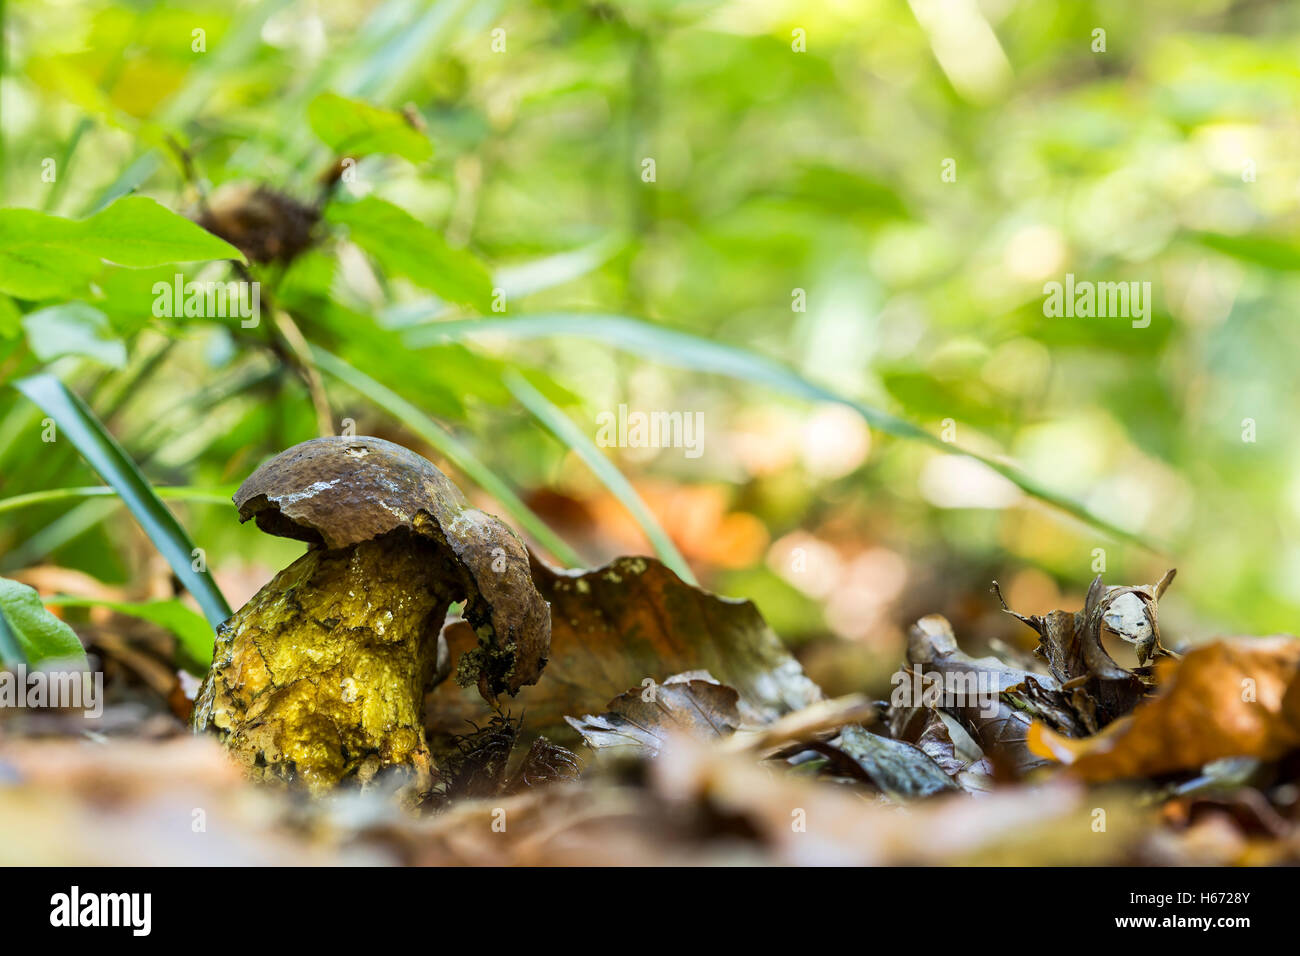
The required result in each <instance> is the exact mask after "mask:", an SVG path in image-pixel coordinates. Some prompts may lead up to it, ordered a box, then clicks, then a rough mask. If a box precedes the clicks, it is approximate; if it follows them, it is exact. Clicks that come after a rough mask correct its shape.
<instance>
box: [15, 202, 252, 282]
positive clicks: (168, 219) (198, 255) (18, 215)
mask: <svg viewBox="0 0 1300 956" xmlns="http://www.w3.org/2000/svg"><path fill="white" fill-rule="evenodd" d="M101 259H106V260H108V261H109V262H115V263H117V264H118V265H122V266H129V267H131V268H137V269H138V268H144V267H147V266H158V265H164V264H166V263H169V262H199V261H207V260H210V259H237V260H239V261H241V262H242V261H244V256H243V254H242V253H241V252H240V251H239V250H238V249H236V248H235V247H234V246H232V245H230V243H228V242H226V241H225V240H224V239H219V238H217V237H216V236H214V235H212V233H210V232H208V231H206V230H205V229H203V228H201V227H200V226H198V225H196V224H195V223H193V222H190V220H188V219H186V218H185V217H184V216H180V215H177V214H176V213H174V212H172V211H171V210H169V209H167V208H166V207H164V206H161V205H159V204H158V203H156V202H154V201H153V200H152V199H147V198H146V197H144V196H127V197H125V198H123V199H119V200H118V201H117V202H115V203H113V204H112V205H111V206H108V207H107V208H105V209H102V210H100V211H99V212H97V213H95V215H93V216H91V217H90V218H88V219H80V220H73V219H63V218H61V217H59V216H50V215H47V214H45V213H42V212H36V211H35V210H33V209H0V292H7V293H9V294H10V295H14V296H18V297H19V298H23V299H44V298H49V297H51V296H57V295H64V294H69V293H76V292H80V291H81V290H82V289H84V288H85V287H86V284H87V282H88V281H89V280H90V278H91V277H92V276H93V275H94V274H95V273H96V272H98V271H99V268H100V260H101ZM141 308H144V305H143V304H142V305H141Z"/></svg>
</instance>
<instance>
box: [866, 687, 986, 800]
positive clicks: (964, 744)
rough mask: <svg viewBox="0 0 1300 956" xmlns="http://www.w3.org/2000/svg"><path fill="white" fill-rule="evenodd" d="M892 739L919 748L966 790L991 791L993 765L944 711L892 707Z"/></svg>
mask: <svg viewBox="0 0 1300 956" xmlns="http://www.w3.org/2000/svg"><path fill="white" fill-rule="evenodd" d="M949 721H952V722H953V723H951V724H950V723H949ZM954 724H955V726H954ZM889 736H890V737H892V738H893V739H895V740H901V741H904V742H906V743H909V744H913V745H915V746H916V747H917V748H919V749H920V750H921V751H922V752H923V753H925V754H926V755H927V756H928V757H929V758H930V759H931V760H933V761H934V762H935V763H936V764H938V765H939V767H940V769H942V770H943V772H944V773H946V774H948V775H949V776H950V777H952V778H953V779H954V780H956V781H957V784H958V785H959V786H960V787H961V788H962V789H963V790H966V791H968V792H979V793H982V792H984V791H986V790H988V789H989V788H990V786H991V778H992V776H993V765H992V764H990V763H989V760H988V758H987V757H985V756H984V753H983V751H982V750H980V748H979V746H978V745H977V744H976V743H975V742H974V741H973V740H971V738H970V735H969V734H968V733H967V732H966V731H965V730H964V729H963V728H962V727H961V725H960V724H956V719H955V718H953V717H948V716H947V715H945V714H944V713H943V712H942V711H938V710H931V709H930V708H928V707H892V708H890V711H889Z"/></svg>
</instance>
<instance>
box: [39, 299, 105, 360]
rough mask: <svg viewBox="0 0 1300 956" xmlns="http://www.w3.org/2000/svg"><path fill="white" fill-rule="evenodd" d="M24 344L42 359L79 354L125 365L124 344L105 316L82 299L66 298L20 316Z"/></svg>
mask: <svg viewBox="0 0 1300 956" xmlns="http://www.w3.org/2000/svg"><path fill="white" fill-rule="evenodd" d="M23 329H24V330H25V331H26V332H27V344H28V345H30V346H31V349H32V352H33V353H34V354H35V355H36V357H37V358H38V359H40V360H41V361H42V362H50V361H53V360H54V359H56V358H60V357H62V356H64V355H80V356H82V357H84V358H88V359H93V360H94V361H96V362H102V363H103V364H104V365H108V366H110V367H112V368H122V367H123V366H125V365H126V346H125V345H123V344H122V342H121V340H120V339H118V338H117V337H116V336H115V335H113V330H112V327H111V326H110V325H109V321H108V317H107V316H105V315H104V313H103V312H100V311H99V310H98V309H96V308H95V307H94V306H90V305H87V304H86V303H85V302H67V303H64V304H63V305H52V306H50V307H49V308H47V309H40V310H38V311H36V312H29V313H28V314H27V315H26V316H24V317H23Z"/></svg>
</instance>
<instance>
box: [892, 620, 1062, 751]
mask: <svg viewBox="0 0 1300 956" xmlns="http://www.w3.org/2000/svg"><path fill="white" fill-rule="evenodd" d="M907 660H908V676H910V677H912V678H913V679H914V680H917V681H918V683H922V684H923V687H925V686H928V687H933V688H935V694H934V698H935V699H934V702H933V706H937V707H941V708H942V709H943V710H944V711H946V712H947V713H949V714H951V715H952V716H953V717H955V718H957V720H958V721H959V722H960V723H961V725H962V726H963V727H964V728H965V729H966V731H967V732H968V733H969V734H970V735H971V737H973V738H974V739H975V741H976V743H978V744H979V745H980V747H981V748H982V749H983V751H984V753H985V754H986V755H988V757H989V758H990V760H992V761H993V763H994V765H995V766H998V767H1001V768H1003V769H1005V770H1006V771H1007V772H1008V773H1009V774H1011V775H1013V776H1016V777H1019V776H1023V775H1024V774H1026V773H1028V772H1029V771H1031V770H1034V769H1037V768H1038V767H1042V766H1045V765H1046V764H1047V763H1048V761H1047V760H1045V759H1043V758H1042V757H1040V756H1037V755H1035V754H1033V753H1031V752H1030V750H1029V747H1028V746H1027V744H1026V740H1025V738H1026V734H1027V733H1028V732H1029V725H1030V722H1031V720H1030V717H1029V716H1027V715H1026V714H1025V713H1024V712H1023V711H1022V710H1020V709H1018V708H1017V707H1016V706H1013V704H1012V703H1011V702H1010V698H1009V697H1008V696H1007V694H1006V693H1005V692H1007V691H1014V690H1015V689H1017V688H1021V687H1022V685H1025V684H1026V683H1027V682H1030V681H1032V682H1035V683H1043V684H1048V685H1051V686H1052V687H1055V684H1054V682H1053V681H1052V680H1051V678H1049V677H1046V676H1044V675H1033V674H1028V673H1026V672H1024V671H1020V670H1016V669H1014V668H1010V667H1007V666H1006V665H1005V664H1003V663H1002V662H1001V661H999V660H998V659H997V658H995V657H979V658H975V657H971V656H970V655H968V654H965V653H963V652H962V651H961V650H960V648H958V646H957V638H956V637H955V636H954V635H953V632H952V625H951V624H949V623H948V621H947V619H946V618H944V617H942V616H941V615H938V614H931V615H929V616H927V617H923V618H921V620H919V621H917V622H916V624H914V625H913V626H912V629H911V632H910V633H909V635H908V642H907ZM940 688H942V689H941V690H940ZM929 702H930V699H929V697H927V696H926V692H925V690H924V689H922V690H921V699H920V700H915V701H910V702H909V703H912V704H913V705H919V704H923V703H929Z"/></svg>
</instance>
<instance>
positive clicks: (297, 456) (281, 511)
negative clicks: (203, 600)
mask: <svg viewBox="0 0 1300 956" xmlns="http://www.w3.org/2000/svg"><path fill="white" fill-rule="evenodd" d="M234 501H235V504H236V505H237V506H238V507H239V517H240V520H241V521H247V520H249V519H250V518H252V519H255V520H256V521H257V526H258V527H259V528H261V529H262V530H263V531H265V532H267V533H269V534H274V535H279V536H281V537H286V538H294V539H297V540H300V541H307V542H310V543H311V544H313V545H315V546H318V547H324V548H327V549H331V550H332V549H337V548H346V547H350V546H352V545H356V544H359V543H361V542H363V541H368V540H371V539H373V538H377V537H379V536H380V535H384V534H387V533H389V532H391V531H395V530H397V529H399V528H405V529H407V530H409V531H412V532H414V533H416V534H419V535H422V536H424V537H426V538H429V539H431V540H432V541H433V542H434V543H435V544H436V545H438V546H439V547H440V548H441V549H442V550H443V551H444V553H446V554H447V555H448V556H449V558H450V559H451V560H450V561H449V562H448V563H449V565H450V566H452V567H453V568H454V569H455V571H456V573H457V574H458V576H459V580H460V584H461V590H463V592H464V598H465V609H464V616H465V618H466V620H468V621H469V622H470V623H471V624H472V625H473V626H474V628H475V630H476V632H477V633H478V635H479V647H478V648H477V649H476V650H475V651H471V652H469V653H467V654H465V655H464V656H463V657H462V659H461V663H460V673H459V675H458V680H460V681H461V682H462V683H471V682H475V681H477V683H478V688H479V692H480V693H481V694H482V695H483V697H484V698H486V699H487V700H488V701H490V702H495V700H496V698H497V696H498V695H500V694H501V693H503V692H506V693H510V694H514V693H516V692H517V691H518V690H519V688H520V687H522V686H524V685H525V684H534V683H536V682H537V679H538V678H539V677H540V676H541V672H542V667H543V666H545V664H546V655H547V651H548V650H549V647H550V637H551V616H550V608H549V606H548V605H547V603H546V601H545V600H544V599H543V598H542V596H541V595H540V594H538V593H537V589H536V588H535V587H534V586H533V580H532V575H531V573H530V571H529V566H528V553H527V550H526V549H525V547H524V543H523V542H522V541H521V540H520V539H519V537H518V536H517V535H516V534H515V533H514V532H513V531H511V530H510V529H509V528H508V527H506V526H505V525H504V524H502V523H501V522H500V521H498V520H497V519H496V518H494V517H492V516H491V515H488V514H485V513H484V512H482V511H479V510H477V509H475V508H471V507H470V506H469V504H468V503H467V502H466V500H465V496H464V495H463V494H462V493H461V491H460V489H459V488H457V487H456V486H455V485H454V484H453V483H452V481H451V479H449V478H448V477H447V476H446V475H444V474H443V473H442V472H441V471H439V470H438V469H437V468H436V467H434V465H433V463H432V462H430V461H428V460H427V459H425V458H423V457H421V456H420V455H417V454H416V453H415V452H413V451H411V450H410V449H408V448H403V447H402V446H401V445H397V444H394V443H393V442H390V441H385V440H383V439H382V438H371V437H365V436H356V437H330V438H314V439H312V440H310V441H305V442H302V443H301V444H298V445H294V446H293V447H292V448H289V449H286V450H285V451H283V452H281V453H280V454H278V455H276V456H275V457H274V458H272V459H271V460H270V461H268V462H266V464H264V465H262V467H261V468H259V469H257V471H255V472H253V474H252V475H250V476H249V477H248V479H247V480H246V481H245V482H244V483H243V484H242V485H240V487H239V490H238V491H237V492H235V498H234Z"/></svg>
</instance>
